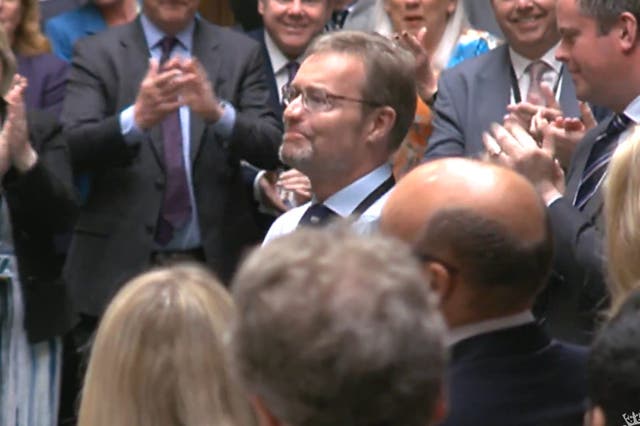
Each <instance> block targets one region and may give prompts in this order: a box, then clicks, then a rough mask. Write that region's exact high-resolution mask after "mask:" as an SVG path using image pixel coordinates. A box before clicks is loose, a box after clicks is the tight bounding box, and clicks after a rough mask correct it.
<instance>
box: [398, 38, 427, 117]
mask: <svg viewBox="0 0 640 426" xmlns="http://www.w3.org/2000/svg"><path fill="white" fill-rule="evenodd" d="M426 35H427V27H423V28H421V29H420V31H418V34H416V35H413V34H411V33H409V32H407V31H403V32H402V33H399V34H398V33H396V34H394V36H393V37H394V39H395V40H396V41H397V42H398V43H399V44H400V45H401V46H403V47H404V48H405V49H407V50H409V51H410V52H411V53H413V56H414V57H415V59H416V88H417V90H418V96H420V98H421V99H422V101H423V102H424V103H426V104H428V105H431V104H432V103H433V95H434V94H435V93H436V91H437V89H438V73H437V72H436V71H435V70H434V69H433V67H432V66H431V52H429V51H428V50H427V48H426V47H425V44H426Z"/></svg>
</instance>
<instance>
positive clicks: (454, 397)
mask: <svg viewBox="0 0 640 426" xmlns="http://www.w3.org/2000/svg"><path fill="white" fill-rule="evenodd" d="M586 360H587V350H586V349H585V348H582V347H579V346H573V345H568V344H563V343H559V342H557V341H552V340H551V339H550V338H549V337H548V336H547V335H546V334H545V333H544V332H543V331H542V329H541V328H540V327H539V326H538V325H536V324H533V323H532V324H526V325H522V326H518V327H513V328H508V329H504V330H499V331H495V332H492V333H486V334H481V335H478V336H474V337H471V338H469V339H465V340H463V341H460V342H458V343H457V344H455V345H453V347H452V350H451V361H450V365H449V367H448V373H447V380H448V381H447V383H448V403H449V407H448V411H449V415H448V417H447V418H446V419H445V421H444V422H443V423H442V424H441V425H442V426H467V425H468V426H478V425H483V426H484V425H486V426H515V425H517V426H572V425H576V426H579V425H581V424H582V414H583V408H584V407H583V402H584V398H585V396H586V385H587V382H586Z"/></svg>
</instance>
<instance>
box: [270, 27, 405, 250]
mask: <svg viewBox="0 0 640 426" xmlns="http://www.w3.org/2000/svg"><path fill="white" fill-rule="evenodd" d="M413 69H414V61H413V57H412V55H411V54H410V53H409V52H408V51H406V50H404V49H399V48H398V47H397V46H396V45H395V44H394V43H393V42H392V41H390V40H388V39H386V38H385V37H383V36H381V35H378V34H367V33H362V32H355V31H337V32H334V33H331V34H327V35H324V36H322V37H320V38H318V39H317V40H316V42H314V44H313V45H312V46H311V47H310V48H309V52H308V55H307V57H306V59H305V60H304V62H303V63H302V66H301V67H300V70H299V71H298V74H297V75H296V77H295V79H294V80H293V82H292V84H291V86H289V90H287V92H286V93H285V97H284V100H285V103H286V104H287V108H286V110H285V112H284V123H285V129H286V130H285V134H284V138H283V142H282V145H281V147H280V158H281V159H282V161H283V162H284V163H286V164H288V165H290V166H291V167H293V168H296V169H298V170H300V171H301V172H302V173H304V174H305V175H306V176H308V177H309V179H310V181H311V186H312V187H313V193H314V198H313V199H312V201H311V202H310V203H307V204H304V205H302V206H300V207H297V208H294V209H293V210H289V211H288V212H286V213H285V214H283V215H282V216H280V217H279V218H278V219H277V220H276V221H275V222H274V224H273V226H272V227H271V229H269V233H268V234H267V237H266V239H265V242H268V241H269V240H271V239H273V238H275V237H277V236H280V235H283V234H287V233H289V232H291V231H293V230H294V229H295V228H296V227H297V226H298V225H299V224H301V225H322V224H324V223H326V221H327V220H328V219H330V218H331V217H335V216H342V217H347V216H352V217H354V218H355V219H356V220H357V222H358V223H359V225H362V226H363V227H366V226H368V225H369V224H371V223H372V222H376V221H377V219H378V217H379V212H380V209H381V207H382V204H383V202H384V200H385V197H386V194H387V193H388V192H389V189H391V187H392V186H393V184H394V180H393V177H392V174H391V166H390V165H389V164H388V159H389V156H390V155H391V153H393V152H394V151H395V150H396V149H397V147H398V146H399V144H400V143H401V142H402V140H403V138H404V136H405V134H406V133H407V130H408V128H409V125H410V124H411V122H412V120H413V115H414V111H415V102H416V94H415V77H414V71H413Z"/></svg>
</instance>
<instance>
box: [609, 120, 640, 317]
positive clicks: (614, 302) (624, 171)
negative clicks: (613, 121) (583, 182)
mask: <svg viewBox="0 0 640 426" xmlns="http://www.w3.org/2000/svg"><path fill="white" fill-rule="evenodd" d="M604 188H605V192H604V210H605V234H606V239H605V244H606V247H605V250H606V253H607V260H608V262H607V264H608V282H607V284H608V287H609V291H610V293H611V314H613V315H615V313H616V312H617V311H618V310H619V308H620V306H621V305H622V303H623V302H624V300H625V299H626V297H627V295H629V293H631V292H632V291H633V290H635V289H638V288H640V262H639V261H638V259H640V221H639V220H638V218H640V126H635V128H634V129H633V132H632V133H631V135H630V136H629V137H628V138H627V140H626V141H624V142H623V143H621V144H620V146H619V147H618V148H617V149H616V151H615V153H614V155H613V157H612V159H611V162H610V164H609V171H608V175H607V179H606V182H605V187H604Z"/></svg>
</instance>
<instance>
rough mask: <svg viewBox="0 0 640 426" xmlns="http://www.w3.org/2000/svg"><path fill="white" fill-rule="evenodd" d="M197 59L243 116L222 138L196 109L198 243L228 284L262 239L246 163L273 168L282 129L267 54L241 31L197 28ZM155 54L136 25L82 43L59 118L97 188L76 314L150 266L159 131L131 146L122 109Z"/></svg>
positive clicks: (160, 165) (78, 265)
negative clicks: (271, 103) (244, 173)
mask: <svg viewBox="0 0 640 426" xmlns="http://www.w3.org/2000/svg"><path fill="white" fill-rule="evenodd" d="M193 40H194V43H193V52H192V54H193V56H194V57H197V58H198V59H199V60H200V62H201V63H202V64H203V67H204V68H205V70H206V72H207V74H208V77H209V79H210V81H211V82H212V85H213V86H214V90H215V92H216V94H217V96H219V97H220V98H221V99H225V100H227V101H228V102H230V103H231V104H233V105H234V107H235V108H236V110H237V111H238V114H237V117H236V123H235V126H234V129H233V133H232V136H231V137H230V138H228V139H225V138H222V137H221V136H220V135H218V134H217V133H216V132H215V130H214V129H213V128H212V127H211V126H210V125H208V124H207V123H205V121H204V120H203V119H202V118H201V117H199V116H198V115H196V114H191V129H190V131H191V156H190V160H191V162H192V174H193V175H192V181H193V187H194V193H195V198H196V203H197V213H198V219H199V224H200V231H201V238H202V245H203V249H204V252H205V257H206V262H207V264H208V265H209V266H210V267H211V269H212V270H213V271H215V272H217V274H218V275H219V276H220V277H221V279H222V280H223V281H228V280H229V278H230V276H231V274H232V273H233V270H234V268H235V266H236V263H237V261H238V259H239V257H240V254H241V253H242V251H243V250H244V249H245V248H246V247H247V245H248V244H250V243H253V242H255V241H256V240H258V239H259V233H258V231H257V229H256V226H255V224H254V223H253V219H252V217H251V212H250V210H249V207H248V203H249V200H248V197H247V191H246V188H245V187H244V186H243V181H242V177H241V173H240V160H241V159H244V160H247V161H248V162H250V163H252V164H255V165H257V166H260V167H264V168H275V167H276V165H277V164H278V158H277V151H278V146H279V143H280V140H281V134H282V126H281V124H280V123H279V121H278V120H277V118H276V117H275V115H274V113H273V112H272V111H271V110H270V109H269V108H268V107H267V106H266V105H267V102H268V97H269V95H268V91H267V88H266V85H265V83H264V78H263V72H262V70H263V61H264V58H263V55H262V51H261V49H260V47H259V46H258V44H257V43H255V42H254V41H253V40H251V39H249V38H248V37H246V36H245V35H242V34H239V33H237V32H235V31H232V30H229V29H223V28H220V27H217V26H215V25H211V24H209V23H207V22H205V21H204V20H202V19H198V20H197V21H196V26H195V30H194V38H193ZM148 61H149V49H148V46H147V44H146V40H145V37H144V33H143V30H142V26H141V24H140V22H139V19H137V20H135V21H134V22H132V23H130V24H127V25H123V26H119V27H114V28H111V29H109V30H107V31H104V32H102V33H100V34H97V35H95V36H91V37H87V38H85V39H83V40H81V41H80V42H78V43H77V44H76V47H75V53H74V58H73V61H72V68H71V72H70V75H69V82H68V85H67V96H66V98H65V103H64V108H63V112H62V121H63V123H64V125H65V130H66V133H67V135H68V140H69V147H70V151H71V158H72V161H73V165H74V166H75V167H76V169H77V171H78V172H85V171H89V172H90V173H91V190H90V193H89V195H88V198H87V200H86V203H85V205H84V206H83V208H82V211H81V213H80V217H79V219H78V223H77V225H76V227H75V230H74V234H73V237H72V242H71V247H70V250H69V255H68V259H67V264H66V267H65V275H66V277H67V278H68V281H69V284H70V287H71V289H72V295H73V298H74V302H76V303H77V307H78V309H79V311H80V312H82V313H86V314H90V315H94V316H98V315H100V314H101V312H102V311H103V309H104V308H105V305H106V304H107V303H108V302H109V300H110V299H111V298H112V297H113V295H114V293H115V292H116V291H117V290H118V289H119V288H120V286H121V285H122V283H123V282H124V281H125V280H128V279H129V278H131V277H132V276H134V275H136V274H138V273H140V272H142V271H143V270H145V269H146V268H147V267H148V266H149V258H150V254H151V252H152V250H153V248H154V234H155V228H156V223H157V220H158V215H159V212H160V207H161V203H162V196H163V191H164V185H165V172H164V156H163V144H162V138H161V130H160V125H157V126H155V127H154V128H152V129H150V131H149V132H148V134H147V135H145V140H144V141H143V142H142V143H139V144H137V145H134V146H131V145H128V144H126V143H125V141H124V138H123V137H122V135H121V132H120V125H119V116H118V114H119V113H120V111H122V110H123V109H124V108H126V107H128V106H130V105H132V104H133V103H134V101H135V97H136V94H137V91H138V88H139V86H140V82H141V81H142V79H143V78H144V75H145V74H146V72H147V68H148Z"/></svg>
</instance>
